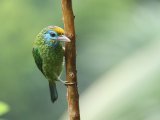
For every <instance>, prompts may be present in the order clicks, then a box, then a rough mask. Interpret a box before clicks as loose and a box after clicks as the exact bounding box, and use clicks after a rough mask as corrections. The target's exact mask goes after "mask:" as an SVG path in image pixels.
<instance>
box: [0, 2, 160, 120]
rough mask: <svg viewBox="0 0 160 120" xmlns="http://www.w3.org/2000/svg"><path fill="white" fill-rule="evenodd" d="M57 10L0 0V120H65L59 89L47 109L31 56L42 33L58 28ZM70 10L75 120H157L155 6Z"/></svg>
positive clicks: (93, 5) (159, 46)
mask: <svg viewBox="0 0 160 120" xmlns="http://www.w3.org/2000/svg"><path fill="white" fill-rule="evenodd" d="M60 4H61V1H60V0H1V1H0V24H1V26H0V101H3V102H5V103H6V104H7V105H6V106H7V107H6V108H7V109H5V110H3V109H4V105H3V108H2V106H0V110H3V111H0V112H2V113H3V114H2V113H0V120H67V119H68V118H67V117H66V116H65V114H64V112H65V111H66V110H67V103H66V88H65V86H64V85H62V84H60V83H57V84H58V85H57V88H58V93H59V98H58V100H57V102H55V104H52V103H51V101H50V96H49V88H48V83H47V80H45V78H44V77H43V75H42V74H41V73H40V71H39V70H38V69H37V67H36V65H35V63H34V61H33V58H32V54H31V51H32V42H33V40H34V39H35V36H36V35H37V33H38V32H39V31H40V30H41V29H42V28H44V27H46V26H48V25H57V26H61V27H63V21H62V12H61V6H60ZM73 8H74V13H75V16H76V18H75V26H76V34H77V70H78V83H79V85H78V87H79V93H80V108H81V116H82V120H160V87H159V84H160V75H159V73H160V55H159V53H160V33H159V31H160V14H159V13H160V1H159V0H98V1H97V0H87V1H86V0H85V1H82V0H73ZM64 73H65V72H63V76H62V79H65V77H64V76H65V75H64ZM8 110H9V111H8ZM4 111H5V112H7V113H5V114H4Z"/></svg>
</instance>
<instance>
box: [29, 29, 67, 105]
mask: <svg viewBox="0 0 160 120" xmlns="http://www.w3.org/2000/svg"><path fill="white" fill-rule="evenodd" d="M47 30H50V28H48V27H47V28H45V29H43V30H42V31H41V32H40V33H39V34H38V36H37V37H36V40H35V41H34V43H33V51H32V53H33V57H34V59H35V63H36V65H37V67H38V69H39V70H40V71H41V72H42V73H43V75H44V76H45V77H46V78H47V79H48V81H49V87H50V92H51V100H52V102H54V101H55V100H56V99H57V97H58V95H57V90H56V84H55V82H56V81H57V80H58V79H59V78H58V77H59V76H60V74H61V72H62V67H63V57H64V50H63V47H62V44H61V42H58V44H57V45H56V47H55V48H54V47H52V46H49V45H47V44H46V43H45V38H44V34H45V32H46V31H47Z"/></svg>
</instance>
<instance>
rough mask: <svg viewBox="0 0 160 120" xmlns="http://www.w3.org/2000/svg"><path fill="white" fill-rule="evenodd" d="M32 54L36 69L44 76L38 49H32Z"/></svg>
mask: <svg viewBox="0 0 160 120" xmlns="http://www.w3.org/2000/svg"><path fill="white" fill-rule="evenodd" d="M32 54H33V57H34V60H35V63H36V65H37V67H38V68H39V70H40V71H41V72H42V73H43V74H44V72H43V69H42V58H41V56H40V53H39V50H38V48H33V50H32Z"/></svg>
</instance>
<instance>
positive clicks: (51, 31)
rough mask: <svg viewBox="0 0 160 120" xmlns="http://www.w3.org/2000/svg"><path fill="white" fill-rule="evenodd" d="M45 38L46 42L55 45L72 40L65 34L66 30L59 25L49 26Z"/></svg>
mask: <svg viewBox="0 0 160 120" xmlns="http://www.w3.org/2000/svg"><path fill="white" fill-rule="evenodd" d="M43 38H44V41H45V44H47V45H49V46H54V47H55V46H56V45H57V44H58V43H60V42H70V39H69V38H68V37H66V36H65V35H64V30H63V29H62V28H60V27H58V26H48V27H47V28H46V29H45V32H44V34H43Z"/></svg>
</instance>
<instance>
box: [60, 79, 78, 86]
mask: <svg viewBox="0 0 160 120" xmlns="http://www.w3.org/2000/svg"><path fill="white" fill-rule="evenodd" d="M59 81H60V82H61V83H63V84H64V85H66V86H69V85H75V84H76V83H74V82H68V81H63V80H60V79H59Z"/></svg>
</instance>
